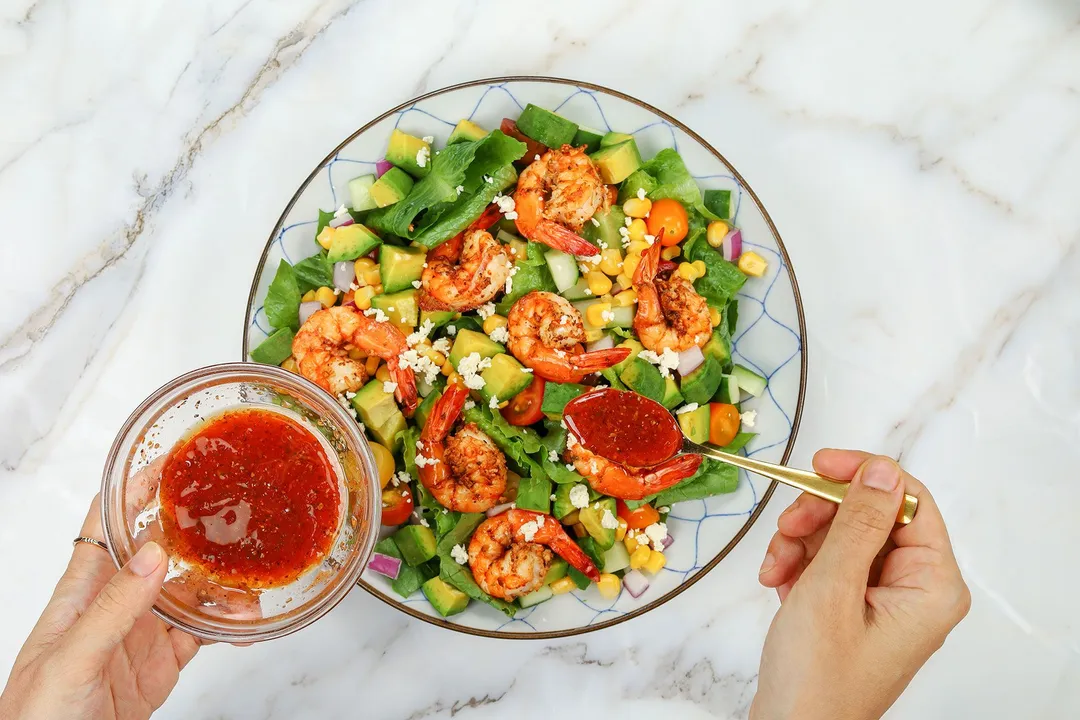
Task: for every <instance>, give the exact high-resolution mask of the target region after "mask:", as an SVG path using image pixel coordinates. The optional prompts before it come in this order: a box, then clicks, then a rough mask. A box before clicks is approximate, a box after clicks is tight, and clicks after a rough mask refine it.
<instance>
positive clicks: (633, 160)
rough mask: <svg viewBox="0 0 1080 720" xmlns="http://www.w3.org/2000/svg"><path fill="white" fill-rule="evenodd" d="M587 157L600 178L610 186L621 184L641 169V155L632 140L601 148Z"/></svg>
mask: <svg viewBox="0 0 1080 720" xmlns="http://www.w3.org/2000/svg"><path fill="white" fill-rule="evenodd" d="M589 157H591V158H592V159H593V162H595V163H596V166H597V167H598V168H599V169H600V177H601V178H603V180H604V182H606V183H609V184H612V185H614V184H617V183H621V182H622V181H623V180H625V179H626V178H628V177H630V174H631V173H632V172H634V171H635V170H637V169H638V168H639V167H641V154H640V153H638V149H637V144H636V143H635V142H634V141H633V140H627V141H626V142H623V143H619V144H618V145H610V146H608V147H602V148H600V149H599V150H597V151H596V152H594V153H593V154H592V155H590V156H589Z"/></svg>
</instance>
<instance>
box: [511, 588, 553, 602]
mask: <svg viewBox="0 0 1080 720" xmlns="http://www.w3.org/2000/svg"><path fill="white" fill-rule="evenodd" d="M553 597H555V593H554V592H552V590H551V588H549V587H548V586H547V585H541V586H540V587H538V588H537V589H535V590H533V591H532V592H531V593H527V594H525V595H522V596H521V597H519V598H518V605H520V606H521V607H522V608H531V607H532V606H533V605H539V604H540V603H542V602H547V601H548V600H550V599H551V598H553Z"/></svg>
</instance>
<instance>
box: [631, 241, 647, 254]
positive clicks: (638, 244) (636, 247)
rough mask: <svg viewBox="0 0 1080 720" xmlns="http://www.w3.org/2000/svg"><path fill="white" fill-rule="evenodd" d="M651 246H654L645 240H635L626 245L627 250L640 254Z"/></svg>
mask: <svg viewBox="0 0 1080 720" xmlns="http://www.w3.org/2000/svg"><path fill="white" fill-rule="evenodd" d="M650 247H652V246H651V245H649V243H647V242H645V241H644V240H634V241H633V242H632V243H630V244H629V245H627V246H626V252H628V253H635V254H637V255H640V254H642V253H643V252H645V251H646V250H648V249H649V248H650Z"/></svg>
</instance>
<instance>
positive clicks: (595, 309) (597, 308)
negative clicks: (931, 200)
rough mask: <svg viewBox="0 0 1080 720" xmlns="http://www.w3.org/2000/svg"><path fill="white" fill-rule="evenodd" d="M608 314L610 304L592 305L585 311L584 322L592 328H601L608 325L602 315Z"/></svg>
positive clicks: (599, 303)
mask: <svg viewBox="0 0 1080 720" xmlns="http://www.w3.org/2000/svg"><path fill="white" fill-rule="evenodd" d="M610 312H611V303H606V302H598V303H593V304H592V305H590V306H589V307H588V308H586V310H585V322H587V323H589V324H590V325H592V326H593V327H594V328H602V327H604V326H605V325H607V324H608V321H607V318H605V317H604V315H605V314H606V313H610Z"/></svg>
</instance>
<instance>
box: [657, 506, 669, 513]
mask: <svg viewBox="0 0 1080 720" xmlns="http://www.w3.org/2000/svg"><path fill="white" fill-rule="evenodd" d="M656 512H658V513H660V514H661V515H667V514H668V513H669V512H671V508H669V507H668V506H667V505H665V506H664V507H658V508H656Z"/></svg>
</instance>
